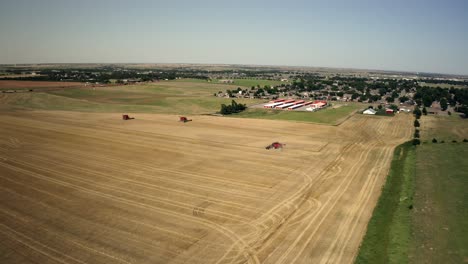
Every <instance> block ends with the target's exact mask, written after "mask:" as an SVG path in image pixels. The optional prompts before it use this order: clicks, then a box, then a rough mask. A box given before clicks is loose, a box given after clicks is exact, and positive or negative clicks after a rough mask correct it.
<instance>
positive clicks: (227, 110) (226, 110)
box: [219, 100, 247, 115]
mask: <svg viewBox="0 0 468 264" xmlns="http://www.w3.org/2000/svg"><path fill="white" fill-rule="evenodd" d="M245 109H247V106H246V105H245V104H238V103H236V101H234V100H232V102H231V104H230V105H225V104H222V105H221V110H220V111H219V112H220V113H221V114H222V115H230V114H235V113H239V112H242V111H244V110H245Z"/></svg>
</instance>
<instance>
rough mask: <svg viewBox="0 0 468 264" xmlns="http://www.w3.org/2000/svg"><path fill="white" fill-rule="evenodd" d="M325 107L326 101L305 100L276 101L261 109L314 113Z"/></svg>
mask: <svg viewBox="0 0 468 264" xmlns="http://www.w3.org/2000/svg"><path fill="white" fill-rule="evenodd" d="M325 106H327V102H326V101H322V100H316V101H305V100H295V99H277V100H273V101H270V102H268V103H267V104H265V105H263V108H272V109H273V108H274V109H280V110H296V109H301V108H302V109H301V110H306V111H316V110H319V109H322V108H324V107H325Z"/></svg>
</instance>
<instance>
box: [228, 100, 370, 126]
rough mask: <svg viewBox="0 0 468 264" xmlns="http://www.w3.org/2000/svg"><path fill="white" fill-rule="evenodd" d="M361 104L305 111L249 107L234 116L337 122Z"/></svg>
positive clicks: (360, 106)
mask: <svg viewBox="0 0 468 264" xmlns="http://www.w3.org/2000/svg"><path fill="white" fill-rule="evenodd" d="M361 108H362V105H360V104H348V105H343V106H341V107H338V108H326V109H323V110H320V111H317V112H305V111H286V110H270V109H258V108H257V109H248V110H247V111H244V112H241V113H239V114H234V115H232V117H239V118H258V119H274V120H290V121H302V122H313V123H324V124H336V123H338V122H340V121H341V120H343V119H344V118H346V117H347V116H349V115H350V114H351V113H353V112H354V111H356V110H358V109H361Z"/></svg>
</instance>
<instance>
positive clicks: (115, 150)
mask: <svg viewBox="0 0 468 264" xmlns="http://www.w3.org/2000/svg"><path fill="white" fill-rule="evenodd" d="M130 116H132V117H135V118H136V119H133V120H130V121H123V120H121V113H116V114H95V113H77V112H58V111H57V112H47V111H36V112H32V111H31V112H26V111H24V112H23V111H18V112H2V113H1V114H0V132H1V133H2V137H1V138H0V189H1V191H0V234H1V237H2V249H1V252H3V253H5V252H8V254H2V263H32V262H35V263H48V262H52V261H53V262H62V263H82V262H92V263H322V262H323V263H325V262H327V263H351V262H353V259H354V257H355V255H356V253H357V250H358V247H359V243H360V241H361V239H362V237H363V235H364V233H365V229H366V226H367V222H368V220H369V218H370V216H371V214H372V210H373V208H374V206H375V203H376V201H377V198H378V196H379V194H380V189H381V186H382V184H383V183H384V179H385V175H387V172H388V168H389V165H390V161H391V157H392V154H393V149H394V147H395V146H396V145H398V144H400V143H402V142H404V141H406V140H408V139H409V138H410V137H411V135H412V121H413V120H412V118H411V117H410V116H409V115H408V116H407V115H398V116H395V117H394V118H380V119H369V118H366V117H364V116H359V115H356V116H353V117H351V118H350V119H348V120H347V121H346V122H344V123H343V124H341V125H340V126H323V125H312V124H303V123H293V122H281V121H270V120H251V119H240V118H239V119H234V118H219V117H211V116H192V117H190V118H193V121H192V122H188V123H181V122H178V116H175V115H151V114H130ZM273 141H280V142H282V143H286V147H285V148H284V149H282V150H270V151H268V150H265V146H267V145H268V144H271V143H272V142H273Z"/></svg>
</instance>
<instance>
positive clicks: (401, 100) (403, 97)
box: [398, 95, 409, 103]
mask: <svg viewBox="0 0 468 264" xmlns="http://www.w3.org/2000/svg"><path fill="white" fill-rule="evenodd" d="M398 100H400V102H402V103H403V102H406V101H408V100H409V98H408V96H405V95H403V96H402V97H400V98H399V99H398Z"/></svg>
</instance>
